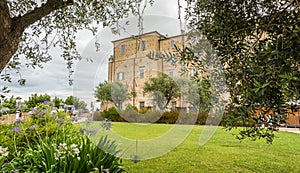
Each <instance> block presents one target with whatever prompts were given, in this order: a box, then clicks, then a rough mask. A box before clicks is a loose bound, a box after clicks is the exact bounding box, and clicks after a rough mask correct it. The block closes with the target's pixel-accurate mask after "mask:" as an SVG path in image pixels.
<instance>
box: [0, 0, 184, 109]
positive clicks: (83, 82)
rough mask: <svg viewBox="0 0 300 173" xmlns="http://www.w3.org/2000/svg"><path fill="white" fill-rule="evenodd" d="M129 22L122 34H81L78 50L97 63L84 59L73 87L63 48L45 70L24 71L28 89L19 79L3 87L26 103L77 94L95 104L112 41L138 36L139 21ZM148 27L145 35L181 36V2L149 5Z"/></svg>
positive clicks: (172, 0)
mask: <svg viewBox="0 0 300 173" xmlns="http://www.w3.org/2000/svg"><path fill="white" fill-rule="evenodd" d="M126 20H129V23H130V25H129V26H127V27H126V32H122V33H121V35H113V34H112V33H111V32H110V29H109V28H107V29H101V30H99V32H98V34H97V36H96V37H95V36H93V35H92V34H91V33H90V32H87V31H80V32H78V40H77V44H78V50H79V52H80V53H81V54H82V55H83V56H84V57H90V58H91V59H93V63H90V62H86V61H85V60H82V61H79V62H78V63H77V64H75V66H74V68H75V73H74V85H73V86H69V83H68V70H67V68H66V64H65V62H64V61H63V60H62V59H61V58H58V55H59V53H60V52H59V51H60V50H59V49H52V50H51V54H52V56H53V60H52V61H51V62H49V63H47V64H45V65H44V68H43V69H35V70H33V69H22V71H21V74H22V76H23V78H25V79H26V85H25V86H20V85H18V84H17V82H16V81H17V79H18V77H15V78H14V82H12V83H7V82H3V81H0V86H8V87H9V89H10V90H11V92H10V95H14V96H19V97H21V98H23V99H25V100H26V99H27V98H28V96H30V95H31V94H34V93H38V94H44V93H47V94H49V95H50V96H52V97H54V96H58V97H61V98H66V97H68V96H70V95H73V96H76V97H79V98H81V99H83V100H84V101H86V103H87V104H88V105H90V103H91V102H95V99H94V96H93V92H94V91H93V90H94V88H95V87H96V86H97V85H98V84H99V83H100V82H103V81H104V80H107V62H108V58H109V57H110V56H111V55H112V46H113V45H112V43H111V41H113V40H117V39H120V38H124V37H129V36H131V35H136V34H137V33H138V28H137V19H136V18H134V17H132V18H129V19H126ZM144 28H145V29H144V33H146V32H151V31H158V32H160V33H161V34H164V35H166V34H167V35H169V36H173V35H178V34H180V27H179V20H178V7H177V0H168V1H166V0H155V3H154V5H153V6H152V7H151V6H148V7H147V9H146V11H145V14H144ZM96 38H97V39H98V40H99V42H100V45H101V48H100V51H98V52H96V49H95V47H94V43H95V39H96ZM1 88H2V87H1ZM96 105H97V104H96ZM97 106H98V105H97Z"/></svg>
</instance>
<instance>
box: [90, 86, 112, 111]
mask: <svg viewBox="0 0 300 173" xmlns="http://www.w3.org/2000/svg"><path fill="white" fill-rule="evenodd" d="M94 95H95V98H96V101H97V102H103V103H106V104H105V105H107V104H108V102H112V98H111V84H109V83H108V82H107V81H104V82H103V83H100V84H99V86H97V87H96V90H95V93H94ZM105 109H106V110H107V107H106V108H105Z"/></svg>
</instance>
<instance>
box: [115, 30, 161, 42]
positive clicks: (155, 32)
mask: <svg viewBox="0 0 300 173" xmlns="http://www.w3.org/2000/svg"><path fill="white" fill-rule="evenodd" d="M150 34H157V35H158V36H161V37H164V38H166V36H164V35H162V34H160V33H159V32H157V31H151V32H147V33H144V34H141V35H132V36H131V37H126V38H122V39H118V40H114V41H112V43H115V42H118V41H122V40H127V39H129V38H134V37H136V36H139V37H141V36H144V35H150Z"/></svg>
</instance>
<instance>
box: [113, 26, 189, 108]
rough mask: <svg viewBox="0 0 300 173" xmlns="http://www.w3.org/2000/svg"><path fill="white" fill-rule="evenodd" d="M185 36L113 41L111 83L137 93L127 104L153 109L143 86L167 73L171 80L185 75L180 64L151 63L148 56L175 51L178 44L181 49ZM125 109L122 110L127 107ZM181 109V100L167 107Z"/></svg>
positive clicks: (151, 35) (154, 35)
mask: <svg viewBox="0 0 300 173" xmlns="http://www.w3.org/2000/svg"><path fill="white" fill-rule="evenodd" d="M185 40H186V39H185V37H184V36H182V35H178V36H172V37H168V36H165V35H162V34H160V33H158V32H156V31H153V32H149V33H145V34H142V35H139V36H132V37H128V38H123V39H120V40H115V41H112V43H113V45H114V49H113V51H114V52H113V55H112V56H111V57H110V58H109V63H108V82H114V81H119V82H122V83H123V84H126V85H127V86H128V90H129V92H132V91H135V93H136V97H133V98H131V99H130V100H128V101H126V102H125V103H124V106H126V105H128V104H131V105H134V106H136V107H138V108H143V107H153V101H152V98H151V96H150V95H149V94H145V93H144V92H143V86H144V83H145V82H146V81H148V80H149V79H150V78H153V77H157V76H158V75H159V74H160V73H165V74H167V75H169V76H170V77H176V76H182V73H181V72H180V65H178V64H171V63H170V62H166V61H163V60H162V59H159V60H152V59H150V58H148V57H147V55H149V53H158V52H163V53H168V52H173V53H174V52H175V45H176V46H177V47H182V45H183V44H184V42H185ZM124 106H123V107H124ZM175 107H182V104H181V101H180V100H179V99H177V100H173V101H171V103H170V105H169V106H168V108H175Z"/></svg>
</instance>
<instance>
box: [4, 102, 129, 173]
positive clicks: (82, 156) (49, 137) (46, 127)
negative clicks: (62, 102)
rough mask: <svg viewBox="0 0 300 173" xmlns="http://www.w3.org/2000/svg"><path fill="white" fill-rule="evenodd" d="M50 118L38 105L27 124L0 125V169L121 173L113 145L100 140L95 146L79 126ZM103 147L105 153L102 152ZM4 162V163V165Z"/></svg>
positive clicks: (25, 122)
mask: <svg viewBox="0 0 300 173" xmlns="http://www.w3.org/2000/svg"><path fill="white" fill-rule="evenodd" d="M63 116H64V115H55V116H51V115H50V114H49V110H48V107H44V106H41V107H39V108H38V109H36V110H35V111H34V112H32V115H30V117H29V118H28V119H26V121H23V120H21V119H19V120H17V121H16V122H15V123H12V124H3V125H0V150H1V152H0V169H1V170H3V171H4V172H14V171H17V170H18V172H50V173H51V172H103V169H104V168H107V169H109V170H110V171H111V172H124V169H123V168H122V167H121V165H120V160H119V159H118V158H117V157H115V155H114V154H116V152H117V150H116V145H115V144H114V143H113V142H111V141H109V140H108V139H107V138H101V139H100V141H99V143H98V144H97V145H95V144H94V143H93V142H92V141H90V139H89V138H88V137H87V136H85V135H83V134H80V133H79V129H80V128H79V125H78V124H72V123H71V122H70V121H68V120H65V119H63V118H59V117H63ZM101 148H102V149H104V148H105V151H109V153H111V154H112V155H111V154H108V153H105V152H104V151H102V150H101ZM4 163H5V164H4Z"/></svg>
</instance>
